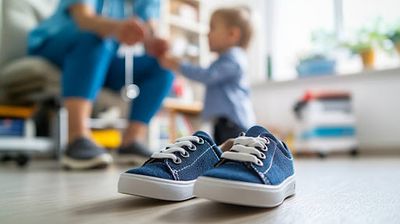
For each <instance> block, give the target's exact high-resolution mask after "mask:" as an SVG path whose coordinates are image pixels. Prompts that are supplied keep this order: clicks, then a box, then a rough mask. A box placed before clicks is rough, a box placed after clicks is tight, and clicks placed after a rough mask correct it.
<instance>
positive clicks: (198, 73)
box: [179, 59, 242, 85]
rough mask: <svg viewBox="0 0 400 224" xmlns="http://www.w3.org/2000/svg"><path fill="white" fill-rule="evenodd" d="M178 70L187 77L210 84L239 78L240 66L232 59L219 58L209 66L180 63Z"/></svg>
mask: <svg viewBox="0 0 400 224" xmlns="http://www.w3.org/2000/svg"><path fill="white" fill-rule="evenodd" d="M179 71H180V72H181V73H182V74H183V75H184V76H185V77H187V78H189V79H192V80H195V81H198V82H201V83H204V84H206V85H212V84H217V83H222V82H228V81H229V80H232V79H236V78H240V74H241V72H242V71H241V67H240V66H239V65H238V64H237V63H236V62H234V61H231V60H229V59H220V60H218V61H216V62H214V63H213V64H211V66H210V67H209V68H202V67H200V66H196V65H192V64H190V63H182V64H181V65H180V66H179Z"/></svg>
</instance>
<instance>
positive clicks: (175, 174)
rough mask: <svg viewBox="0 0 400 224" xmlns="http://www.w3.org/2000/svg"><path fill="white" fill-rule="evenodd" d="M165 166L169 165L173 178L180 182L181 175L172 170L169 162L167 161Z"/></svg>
mask: <svg viewBox="0 0 400 224" xmlns="http://www.w3.org/2000/svg"><path fill="white" fill-rule="evenodd" d="M165 164H166V165H167V167H168V169H169V170H170V171H171V173H172V176H173V177H174V179H175V180H179V175H178V173H177V172H175V170H174V169H172V167H171V165H169V162H168V160H166V161H165Z"/></svg>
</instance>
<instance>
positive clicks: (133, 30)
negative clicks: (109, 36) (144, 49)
mask: <svg viewBox="0 0 400 224" xmlns="http://www.w3.org/2000/svg"><path fill="white" fill-rule="evenodd" d="M144 35H145V29H144V25H143V24H142V23H140V22H139V21H138V20H136V19H132V18H131V19H127V20H123V21H120V22H119V23H118V24H117V26H116V27H115V32H114V36H115V37H116V39H117V40H118V41H119V42H121V43H124V44H127V45H133V44H136V43H137V42H141V41H143V40H144Z"/></svg>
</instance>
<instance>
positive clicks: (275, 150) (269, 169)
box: [263, 146, 277, 175]
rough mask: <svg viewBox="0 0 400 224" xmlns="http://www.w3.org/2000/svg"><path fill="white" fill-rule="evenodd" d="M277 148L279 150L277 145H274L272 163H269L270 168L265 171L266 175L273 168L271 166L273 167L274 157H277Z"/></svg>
mask: <svg viewBox="0 0 400 224" xmlns="http://www.w3.org/2000/svg"><path fill="white" fill-rule="evenodd" d="M276 150H277V149H276V146H275V147H274V153H272V158H271V163H270V164H269V167H268V169H267V170H266V171H264V172H263V174H264V175H265V174H267V173H268V171H269V170H270V169H271V167H272V164H273V162H274V158H275V153H276Z"/></svg>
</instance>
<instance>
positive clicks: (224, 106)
mask: <svg viewBox="0 0 400 224" xmlns="http://www.w3.org/2000/svg"><path fill="white" fill-rule="evenodd" d="M246 70H247V57H246V53H245V52H244V50H243V49H242V48H240V47H232V48H230V49H229V50H227V51H226V52H225V53H223V54H221V55H220V56H219V58H218V59H217V60H216V61H215V62H213V63H212V64H211V65H210V67H208V68H201V67H199V66H194V65H192V64H190V63H182V64H181V66H180V71H181V73H182V74H183V75H184V76H185V77H187V78H189V79H192V80H195V81H198V82H201V83H203V84H205V85H206V96H205V100H204V110H203V114H202V115H203V118H204V119H206V120H211V119H215V118H218V117H226V118H228V119H230V120H231V121H233V122H235V123H236V124H239V125H241V126H242V127H243V128H246V129H247V128H249V127H251V126H253V125H254V123H255V116H254V111H253V106H252V103H251V101H250V94H249V85H248V83H247V80H246V75H245V74H246Z"/></svg>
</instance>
